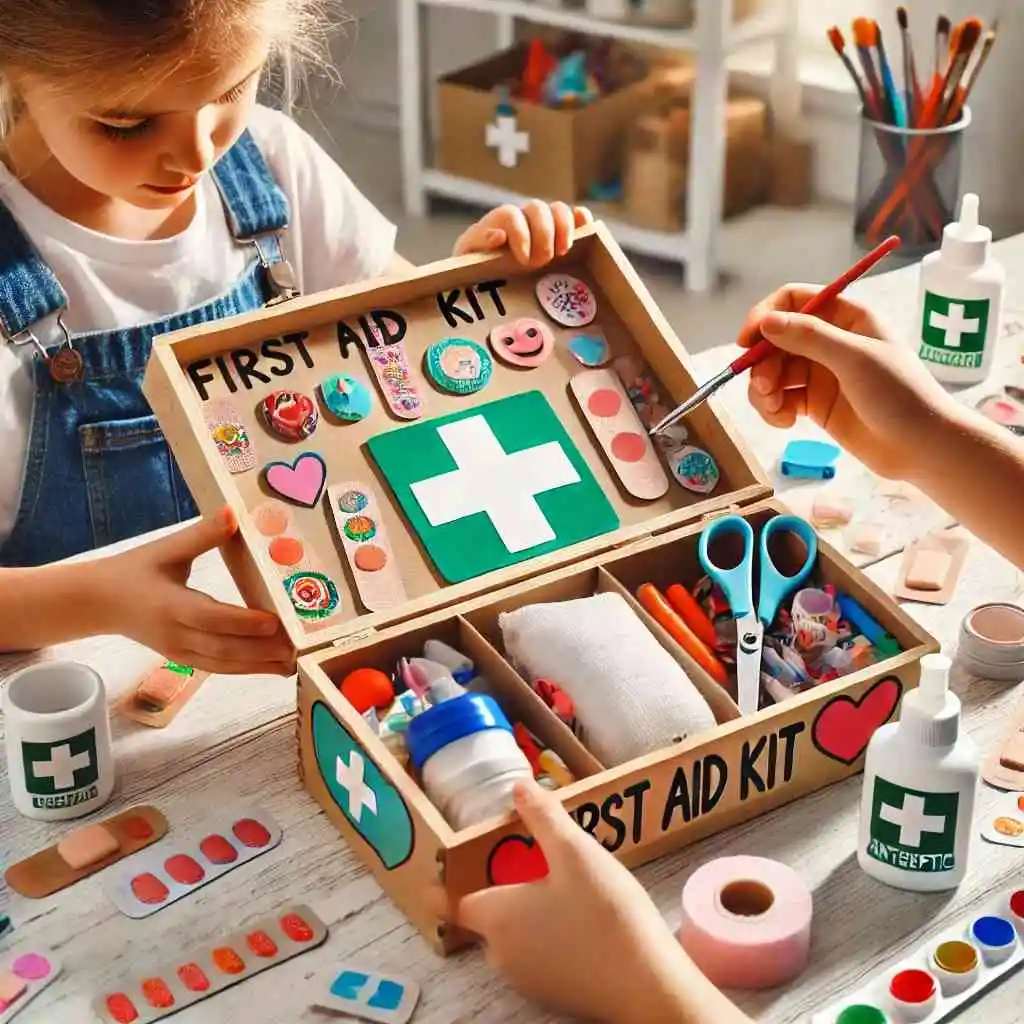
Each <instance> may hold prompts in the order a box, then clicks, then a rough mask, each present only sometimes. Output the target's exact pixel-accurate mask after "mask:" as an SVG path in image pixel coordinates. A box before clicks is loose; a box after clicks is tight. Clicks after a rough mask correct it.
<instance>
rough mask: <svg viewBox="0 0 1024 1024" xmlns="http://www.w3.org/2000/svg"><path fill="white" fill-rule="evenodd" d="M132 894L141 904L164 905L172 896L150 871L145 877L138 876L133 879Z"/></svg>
mask: <svg viewBox="0 0 1024 1024" xmlns="http://www.w3.org/2000/svg"><path fill="white" fill-rule="evenodd" d="M132 893H133V894H134V896H135V898H136V899H137V900H138V901H139V902H140V903H149V904H153V903H163V901H164V900H165V899H167V897H168V896H169V895H170V890H169V889H168V888H167V886H166V885H164V883H163V882H161V881H160V879H159V878H157V877H156V875H151V874H150V873H149V872H148V871H147V872H146V873H145V874H144V875H136V876H135V877H134V878H133V879H132Z"/></svg>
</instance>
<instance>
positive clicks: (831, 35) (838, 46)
mask: <svg viewBox="0 0 1024 1024" xmlns="http://www.w3.org/2000/svg"><path fill="white" fill-rule="evenodd" d="M828 41H829V42H830V43H831V44H832V49H833V50H835V51H836V53H842V52H843V51H844V50H845V49H846V40H845V39H844V38H843V33H842V30H841V29H840V28H839V26H838V25H833V26H832V27H831V28H830V29H829V30H828Z"/></svg>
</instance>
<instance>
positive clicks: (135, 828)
mask: <svg viewBox="0 0 1024 1024" xmlns="http://www.w3.org/2000/svg"><path fill="white" fill-rule="evenodd" d="M121 831H122V832H123V833H124V834H125V835H126V836H127V837H128V838H129V839H135V840H136V841H139V840H142V839H149V838H150V837H151V836H152V835H153V826H152V825H150V823H149V822H148V821H146V819H145V818H138V817H131V818H125V819H124V820H123V821H122V822H121Z"/></svg>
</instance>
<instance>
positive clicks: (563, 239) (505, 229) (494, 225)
mask: <svg viewBox="0 0 1024 1024" xmlns="http://www.w3.org/2000/svg"><path fill="white" fill-rule="evenodd" d="M593 219H594V218H593V216H592V215H591V213H590V211H589V210H588V209H587V208H586V207H584V206H575V207H569V206H567V205H566V204H565V203H545V202H543V201H542V200H540V199H531V200H530V202H528V203H527V204H526V205H525V206H523V207H519V206H513V205H512V204H511V203H507V204H506V205H505V206H499V207H498V208H497V209H495V210H491V212H490V213H488V214H486V215H485V216H483V217H481V218H480V220H478V221H477V222H476V223H475V224H474V225H473V226H472V227H470V228H467V229H466V230H465V231H464V232H463V233H462V234H461V235H460V236H459V240H458V241H457V242H456V243H455V248H454V250H453V251H452V255H453V256H465V255H466V254H467V253H471V252H493V251H494V250H495V249H501V248H502V247H503V246H506V245H507V246H508V247H509V248H510V249H511V250H512V255H513V256H515V258H516V259H517V260H518V261H519V262H520V263H522V264H523V266H525V267H532V268H538V267H543V266H544V265H545V264H546V263H550V262H551V261H552V260H553V259H554V258H555V257H556V256H564V255H565V254H566V253H567V252H568V251H569V250H570V249H571V248H572V243H573V237H574V235H575V233H576V228H581V227H583V225H584V224H590V223H591V222H592V221H593Z"/></svg>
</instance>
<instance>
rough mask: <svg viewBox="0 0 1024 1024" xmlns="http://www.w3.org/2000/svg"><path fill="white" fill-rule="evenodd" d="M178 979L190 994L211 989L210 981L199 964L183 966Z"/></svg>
mask: <svg viewBox="0 0 1024 1024" xmlns="http://www.w3.org/2000/svg"><path fill="white" fill-rule="evenodd" d="M178 977H179V978H180V979H181V983H182V985H184V986H185V988H187V989H188V990H189V991H190V992H205V991H206V990H207V989H208V988H209V987H210V979H209V978H208V977H207V976H206V973H205V972H204V971H203V969H202V967H200V966H199V964H182V965H181V966H180V967H179V968H178Z"/></svg>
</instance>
